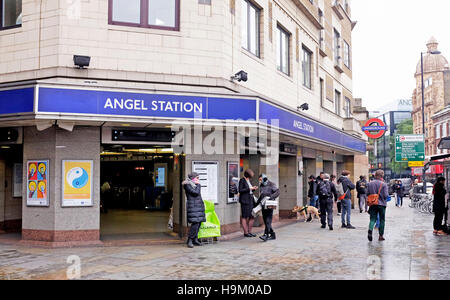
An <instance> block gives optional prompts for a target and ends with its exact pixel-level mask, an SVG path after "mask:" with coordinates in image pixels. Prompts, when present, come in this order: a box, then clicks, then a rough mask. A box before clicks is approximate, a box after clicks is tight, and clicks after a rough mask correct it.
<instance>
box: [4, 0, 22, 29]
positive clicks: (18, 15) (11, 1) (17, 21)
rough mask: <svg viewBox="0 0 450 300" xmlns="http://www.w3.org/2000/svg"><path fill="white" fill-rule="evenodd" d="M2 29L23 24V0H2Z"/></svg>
mask: <svg viewBox="0 0 450 300" xmlns="http://www.w3.org/2000/svg"><path fill="white" fill-rule="evenodd" d="M0 20H1V22H0V30H1V29H8V28H14V27H19V26H21V25H22V0H0Z"/></svg>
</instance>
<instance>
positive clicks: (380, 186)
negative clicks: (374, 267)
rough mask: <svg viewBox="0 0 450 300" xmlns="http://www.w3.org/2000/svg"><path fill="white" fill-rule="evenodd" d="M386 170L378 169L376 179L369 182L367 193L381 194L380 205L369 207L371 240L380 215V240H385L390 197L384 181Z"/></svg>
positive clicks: (369, 236) (369, 237)
mask: <svg viewBox="0 0 450 300" xmlns="http://www.w3.org/2000/svg"><path fill="white" fill-rule="evenodd" d="M383 178H384V171H383V170H378V171H376V172H375V180H374V181H371V182H369V184H368V185H367V194H368V195H369V196H370V195H379V197H378V205H372V206H371V207H370V208H369V214H370V224H369V235H368V239H369V241H372V233H373V228H374V227H375V223H376V222H377V219H378V215H380V225H379V227H378V231H379V233H380V237H379V239H378V240H379V241H384V240H385V239H384V227H385V217H386V207H387V200H388V197H389V191H388V186H387V184H386V183H384V181H383Z"/></svg>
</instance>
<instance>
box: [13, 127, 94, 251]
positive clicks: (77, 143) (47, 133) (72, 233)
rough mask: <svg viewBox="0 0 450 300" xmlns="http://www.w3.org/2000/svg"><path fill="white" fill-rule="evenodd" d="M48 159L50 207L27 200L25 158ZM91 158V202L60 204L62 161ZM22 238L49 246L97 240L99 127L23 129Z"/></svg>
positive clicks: (25, 240)
mask: <svg viewBox="0 0 450 300" xmlns="http://www.w3.org/2000/svg"><path fill="white" fill-rule="evenodd" d="M29 160H49V163H50V166H49V183H48V187H49V191H48V195H49V200H50V206H49V207H28V206H27V203H26V193H27V192H26V182H27V181H26V176H27V170H26V169H27V161H29ZM63 160H93V162H94V169H93V178H92V184H93V206H92V207H74V208H63V207H62V184H63V178H62V161H63ZM23 163H24V172H23V174H24V187H23V195H24V198H23V199H24V200H23V213H22V220H23V225H22V240H23V242H26V243H36V242H37V243H42V244H50V245H51V246H70V245H73V244H95V243H100V241H99V239H100V128H99V127H75V128H74V130H73V132H69V131H65V130H62V129H59V128H57V127H55V126H54V127H51V128H49V129H47V130H44V131H38V130H37V129H36V128H35V127H27V128H25V129H24V151H23Z"/></svg>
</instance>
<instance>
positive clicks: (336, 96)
mask: <svg viewBox="0 0 450 300" xmlns="http://www.w3.org/2000/svg"><path fill="white" fill-rule="evenodd" d="M334 109H335V112H336V114H337V115H338V116H340V115H341V93H339V92H338V91H334Z"/></svg>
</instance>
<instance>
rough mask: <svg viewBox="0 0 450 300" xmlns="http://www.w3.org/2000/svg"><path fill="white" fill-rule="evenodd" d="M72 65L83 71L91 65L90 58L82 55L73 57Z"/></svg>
mask: <svg viewBox="0 0 450 300" xmlns="http://www.w3.org/2000/svg"><path fill="white" fill-rule="evenodd" d="M73 63H74V64H75V66H77V67H78V69H84V68H85V67H89V64H90V63H91V57H90V56H82V55H74V56H73Z"/></svg>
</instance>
